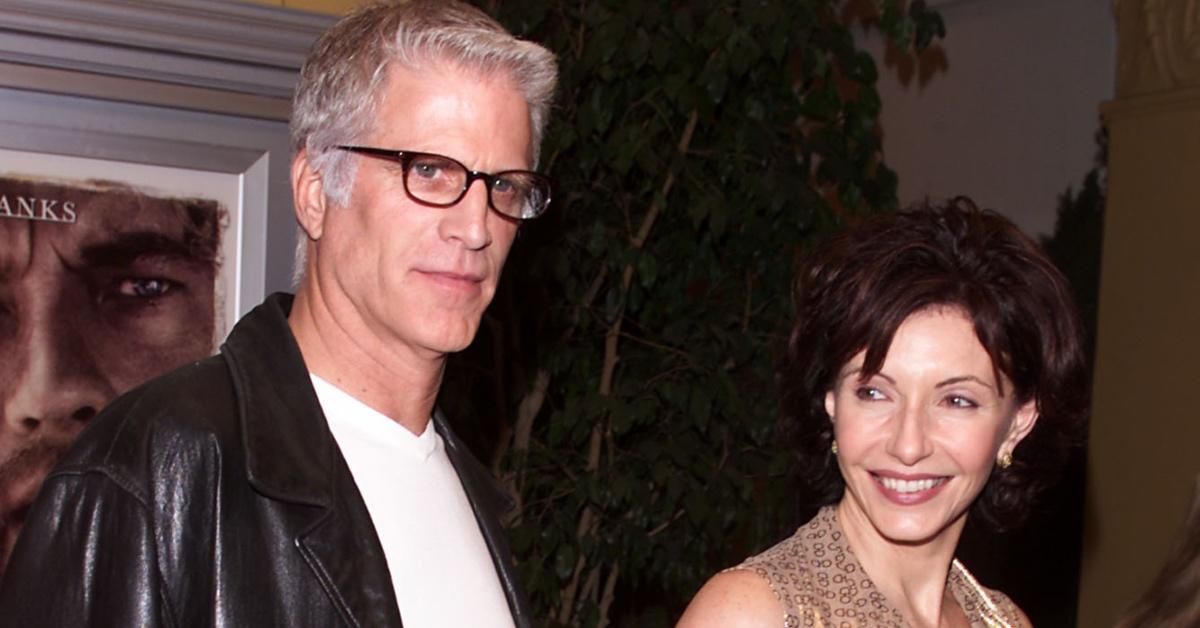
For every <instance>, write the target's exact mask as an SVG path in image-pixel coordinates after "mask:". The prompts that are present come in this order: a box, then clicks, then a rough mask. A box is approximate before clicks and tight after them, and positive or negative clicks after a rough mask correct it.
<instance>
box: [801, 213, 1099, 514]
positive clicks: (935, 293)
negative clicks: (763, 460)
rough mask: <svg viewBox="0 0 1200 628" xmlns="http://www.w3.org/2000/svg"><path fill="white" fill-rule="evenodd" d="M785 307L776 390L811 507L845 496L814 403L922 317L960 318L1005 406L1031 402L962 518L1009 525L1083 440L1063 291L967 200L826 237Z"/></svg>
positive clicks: (992, 216)
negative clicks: (787, 321)
mask: <svg viewBox="0 0 1200 628" xmlns="http://www.w3.org/2000/svg"><path fill="white" fill-rule="evenodd" d="M793 298H794V303H795V307H796V320H795V323H794V325H793V327H792V331H791V335H790V338H789V342H788V351H787V355H786V357H785V359H784V364H783V372H782V377H781V381H780V384H781V387H782V400H783V415H784V419H785V421H786V422H787V425H786V427H787V429H788V431H789V432H790V433H791V437H792V441H793V445H794V446H795V448H796V455H797V458H798V464H799V467H800V468H799V469H798V470H799V472H800V477H801V479H802V482H803V483H804V484H806V488H807V489H808V490H809V491H810V495H809V497H810V498H811V499H812V501H813V502H815V503H812V504H810V505H812V506H824V505H827V504H832V503H835V502H837V501H838V500H839V499H841V496H842V494H843V491H844V490H845V480H844V479H843V478H842V476H841V473H840V471H839V469H838V466H837V464H836V462H835V460H834V458H833V455H832V453H831V451H830V446H831V443H832V440H833V424H832V422H831V421H830V417H829V415H828V414H827V413H826V411H825V405H824V399H825V394H826V392H828V391H829V390H832V388H833V386H834V383H835V380H836V377H837V374H838V372H839V371H840V370H841V369H842V367H843V366H844V365H845V364H846V363H847V362H848V361H849V360H850V359H851V358H852V357H854V355H856V354H857V353H858V352H860V351H864V350H865V351H866V355H865V358H864V363H863V371H862V373H863V376H864V377H870V376H871V375H874V374H876V373H878V372H879V369H880V368H882V366H883V361H884V358H885V357H886V356H887V352H888V348H889V347H890V346H891V343H892V337H893V336H894V335H895V333H896V329H897V328H899V327H900V325H901V323H903V322H904V321H905V320H906V319H907V318H908V317H909V316H911V315H913V314H915V313H917V312H920V311H922V310H925V309H928V308H934V307H954V308H958V309H960V310H961V311H962V312H963V313H964V314H965V315H966V316H967V317H968V318H969V319H970V320H971V321H972V322H973V324H974V327H975V334H976V336H977V337H978V338H979V342H980V344H982V345H983V347H984V349H985V350H986V351H987V352H988V355H989V356H990V357H991V359H992V364H993V367H994V368H995V369H996V370H997V372H998V374H999V373H1003V375H1004V376H1005V377H1007V378H1008V380H1009V381H1010V382H1011V383H1012V387H1013V395H1014V398H1015V399H1016V400H1017V402H1018V403H1025V402H1028V401H1029V400H1035V401H1036V404H1037V411H1038V414H1039V419H1038V421H1037V423H1036V424H1035V426H1034V429H1033V431H1032V432H1031V433H1030V434H1029V435H1028V436H1027V437H1026V438H1025V439H1024V440H1023V441H1022V442H1021V443H1020V445H1018V447H1017V449H1016V451H1015V452H1013V463H1012V465H1011V466H1010V467H1008V468H1007V469H1000V468H998V467H997V468H994V469H993V472H992V476H991V477H990V478H989V480H988V483H987V485H986V486H985V487H984V489H983V492H982V493H981V494H980V496H979V498H978V499H977V500H976V501H975V504H974V506H973V507H972V508H973V512H974V513H976V514H979V515H981V516H982V517H983V518H984V519H985V520H987V521H989V522H991V523H992V524H993V525H995V526H996V527H998V528H1001V529H1004V528H1009V527H1012V526H1014V525H1017V524H1019V523H1021V522H1022V521H1023V520H1024V518H1025V516H1026V515H1027V514H1028V510H1029V506H1030V505H1031V503H1032V501H1033V499H1034V498H1035V497H1036V496H1037V494H1038V493H1040V492H1041V491H1043V490H1044V489H1045V488H1047V487H1048V486H1050V485H1051V484H1053V482H1054V481H1055V480H1056V479H1057V476H1058V473H1059V471H1061V464H1062V462H1063V461H1064V460H1065V458H1066V453H1067V451H1068V449H1069V448H1070V447H1072V446H1075V445H1077V444H1079V442H1080V441H1081V439H1082V433H1083V424H1084V421H1085V420H1086V417H1087V407H1088V389H1089V385H1088V379H1089V378H1088V369H1087V366H1086V358H1085V357H1084V350H1083V340H1082V334H1081V331H1082V330H1081V325H1080V321H1079V316H1078V314H1077V312H1076V310H1075V306H1074V303H1073V299H1072V297H1071V292H1070V289H1069V287H1068V285H1067V281H1066V279H1065V278H1064V277H1063V275H1062V273H1061V272H1059V270H1058V269H1057V268H1056V267H1055V266H1054V263H1053V262H1051V261H1050V260H1049V259H1048V258H1047V257H1046V255H1045V254H1044V253H1043V252H1042V251H1041V249H1040V248H1039V247H1038V245H1037V244H1035V243H1034V242H1033V240H1031V239H1030V238H1029V237H1028V236H1026V235H1024V234H1023V233H1021V231H1020V230H1019V229H1018V228H1017V227H1016V225H1014V224H1013V223H1012V222H1011V221H1009V220H1008V219H1007V218H1004V217H1003V216H1000V215H999V214H996V213H995V212H991V211H984V210H980V209H979V208H977V207H976V206H975V204H974V203H972V202H971V201H970V200H969V199H967V198H964V197H959V198H956V199H954V200H952V201H950V202H948V203H946V204H944V205H941V206H931V205H925V206H922V207H918V208H914V209H910V210H907V211H901V212H893V213H889V214H883V215H879V216H876V217H874V218H872V219H869V220H867V221H865V222H864V223H862V224H860V225H859V226H857V227H855V228H853V229H850V230H848V231H845V232H843V233H841V234H840V235H838V236H836V237H834V238H832V239H831V240H829V241H827V242H826V243H825V244H824V245H823V246H821V247H820V248H819V249H817V250H816V251H815V252H814V253H813V254H812V255H811V257H810V258H809V259H808V261H807V262H806V264H805V266H804V268H803V269H802V272H801V273H800V275H799V277H798V279H797V281H796V285H795V289H794V294H793ZM997 380H998V381H999V377H997Z"/></svg>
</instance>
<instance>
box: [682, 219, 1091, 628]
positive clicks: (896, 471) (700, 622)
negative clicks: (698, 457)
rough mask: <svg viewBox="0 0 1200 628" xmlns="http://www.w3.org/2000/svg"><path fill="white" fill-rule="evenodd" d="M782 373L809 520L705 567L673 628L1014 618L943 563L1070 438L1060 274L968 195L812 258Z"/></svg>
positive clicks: (1076, 364) (1023, 500) (1073, 382)
mask: <svg viewBox="0 0 1200 628" xmlns="http://www.w3.org/2000/svg"><path fill="white" fill-rule="evenodd" d="M795 297H796V308H797V321H796V323H795V326H794V328H793V330H792V335H791V339H790V344H789V351H788V360H787V364H786V365H785V373H784V380H783V385H782V387H783V389H784V391H785V393H784V396H785V398H784V410H785V416H786V418H787V419H788V420H789V421H790V422H791V426H792V428H793V431H794V433H795V435H796V439H795V446H796V449H797V460H798V463H799V465H800V467H801V476H802V477H804V478H805V479H806V480H807V482H808V483H809V489H810V491H811V495H810V498H811V500H812V502H814V503H815V505H817V506H820V507H821V510H820V512H819V513H818V514H817V516H816V517H815V518H814V519H813V520H812V521H810V522H809V523H807V524H805V525H804V526H802V527H801V528H800V529H799V530H798V531H797V532H796V534H795V535H793V536H792V537H791V538H789V539H787V540H785V541H783V542H782V543H780V544H778V545H776V546H775V547H773V548H771V549H769V550H767V551H766V552H764V553H762V554H759V555H758V556H755V557H752V558H750V559H749V560H747V561H745V562H744V563H742V564H741V565H739V566H738V567H735V568H733V569H730V570H726V571H725V572H722V573H721V574H718V575H717V576H715V577H714V578H713V579H712V580H710V581H709V583H708V584H706V585H705V587H704V588H703V589H702V590H701V591H700V592H699V593H698V594H697V596H696V598H695V599H694V600H693V601H692V604H691V606H689V608H688V610H687V612H686V613H685V615H684V617H683V619H682V620H681V623H680V625H681V626H686V627H689V628H694V627H698V626H778V625H781V618H782V625H784V626H801V625H818V626H828V625H844V624H845V623H846V622H849V623H850V624H852V625H858V626H945V625H949V626H981V627H989V626H1026V625H1029V621H1028V618H1026V617H1025V615H1024V614H1023V613H1022V612H1021V610H1020V609H1019V608H1017V606H1016V605H1015V604H1013V603H1012V601H1011V600H1009V599H1008V598H1007V597H1006V596H1004V595H1003V594H1002V593H1000V592H998V591H993V590H990V589H987V588H985V587H983V586H981V585H980V584H979V583H978V582H977V581H976V580H975V579H974V578H973V577H972V576H971V574H970V573H969V572H968V571H967V570H966V568H965V567H964V566H963V565H962V564H961V563H959V562H958V561H957V560H956V559H955V558H954V554H955V550H956V547H957V545H958V540H959V538H960V536H961V534H962V530H963V526H964V525H965V523H966V520H967V517H968V515H971V514H972V513H973V514H974V516H979V517H981V518H983V519H985V520H986V521H989V522H991V523H993V524H995V525H997V526H999V527H1009V526H1013V525H1017V524H1019V523H1020V522H1021V520H1022V519H1023V516H1024V514H1025V512H1026V511H1027V510H1028V508H1029V506H1030V504H1031V502H1032V500H1033V498H1034V497H1036V495H1037V494H1038V493H1039V492H1040V491H1041V490H1042V489H1044V488H1045V487H1046V485H1047V484H1048V483H1050V482H1052V481H1053V479H1054V471H1056V469H1055V468H1054V467H1055V465H1056V464H1058V463H1060V462H1061V461H1062V460H1063V459H1064V458H1065V456H1064V455H1063V452H1064V451H1065V448H1067V447H1069V446H1071V445H1072V444H1073V443H1075V442H1077V440H1078V437H1079V434H1080V432H1081V425H1082V421H1083V420H1084V417H1085V412H1086V407H1087V395H1086V391H1087V380H1086V371H1085V369H1084V360H1083V354H1082V350H1081V340H1080V327H1079V323H1078V320H1077V316H1076V313H1075V310H1074V306H1073V305H1072V303H1071V300H1070V297H1069V291H1068V288H1067V285H1066V282H1065V280H1064V279H1063V277H1062V275H1061V274H1060V273H1059V272H1058V271H1057V269H1055V268H1054V266H1053V264H1052V263H1051V262H1050V261H1049V260H1048V259H1047V258H1046V257H1045V255H1044V254H1043V253H1042V252H1041V251H1040V250H1039V249H1038V248H1037V246H1036V245H1035V244H1034V243H1033V242H1032V241H1031V240H1030V239H1029V238H1027V237H1025V236H1024V235H1023V234H1021V233H1020V231H1019V230H1017V228H1016V227H1015V226H1014V225H1013V224H1012V223H1011V222H1009V221H1008V220H1007V219H1005V218H1003V217H1001V216H999V215H997V214H994V213H991V212H986V211H980V210H978V209H976V208H975V207H974V205H973V204H971V203H970V202H969V201H967V200H965V199H958V200H956V201H954V202H952V203H950V204H949V205H947V206H945V207H939V208H923V209H918V210H913V211H908V212H902V213H898V214H891V215H885V216H881V217H879V218H877V219H875V220H873V221H871V222H868V223H866V224H863V225H860V226H859V227H857V228H855V229H852V230H850V231H849V232H847V233H845V234H843V235H842V236H840V237H838V238H835V239H834V240H832V241H830V242H829V243H827V244H826V245H825V246H824V247H822V248H821V249H820V250H818V251H817V252H816V253H815V254H814V255H813V257H812V259H811V260H810V262H809V264H808V266H807V267H806V269H805V271H804V272H803V274H802V275H801V278H800V280H799V281H798V283H797V287H796V295H795Z"/></svg>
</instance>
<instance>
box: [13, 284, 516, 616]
mask: <svg viewBox="0 0 1200 628" xmlns="http://www.w3.org/2000/svg"><path fill="white" fill-rule="evenodd" d="M290 307H291V298H290V297H289V296H287V295H273V296H272V297H270V298H269V299H268V300H267V301H266V302H265V303H264V304H263V305H261V306H259V307H258V308H256V309H255V310H254V311H253V312H251V313H250V314H248V315H247V316H246V317H245V318H244V319H242V321H241V322H239V323H238V325H237V327H236V328H235V329H234V331H233V333H232V334H230V336H229V339H228V340H227V341H226V343H225V344H224V346H222V348H221V353H220V354H219V355H217V356H214V357H212V358H208V359H206V360H203V361H201V362H197V363H196V364H193V365H191V366H187V367H184V368H183V369H181V370H178V371H176V372H174V373H171V374H169V375H166V376H164V377H162V378H159V379H158V380H155V381H153V382H151V383H149V384H147V385H145V386H143V387H140V388H138V389H136V390H134V391H132V392H130V393H129V394H127V395H124V396H123V397H121V398H119V399H118V400H116V401H115V402H113V403H112V404H111V405H110V406H109V407H108V408H107V409H106V410H105V411H104V412H103V413H102V414H101V416H99V417H98V418H97V419H96V420H95V421H94V422H93V423H92V425H90V426H88V428H87V429H86V430H85V431H84V433H83V435H82V436H81V437H80V438H79V440H78V441H77V442H76V444H75V446H74V448H73V449H72V451H71V452H70V453H69V454H68V455H67V456H66V457H65V458H64V459H63V460H62V462H61V463H60V464H59V465H58V467H56V468H55V470H54V471H53V472H52V473H51V474H50V475H49V476H48V477H47V478H46V482H45V484H44V485H43V487H42V490H41V493H40V494H39V496H38V498H37V501H36V502H35V503H34V506H33V508H32V510H31V512H30V514H29V517H28V518H27V520H26V523H25V527H24V531H23V533H22V535H21V538H20V540H19V541H18V543H17V547H16V549H15V550H14V553H13V556H12V559H11V561H10V563H9V565H8V569H7V571H6V572H5V576H4V582H3V586H2V587H0V626H21V627H23V628H24V627H28V626H72V627H74V626H202V625H203V626H216V625H220V626H235V627H239V628H241V627H257V626H289V627H291V626H320V627H322V628H326V627H329V626H340V625H346V626H400V625H401V622H400V616H399V612H398V610H397V607H396V597H395V593H394V591H393V589H392V580H391V576H390V574H389V572H388V568H387V563H386V561H385V559H384V555H383V549H382V548H381V546H380V544H379V539H378V537H377V536H376V534H375V528H374V527H373V526H372V524H371V519H370V516H369V515H368V513H367V509H366V505H365V504H364V503H363V500H362V497H361V496H360V495H359V493H358V489H357V487H356V486H355V484H354V481H353V478H352V477H351V475H350V469H349V467H347V466H346V462H345V460H344V459H343V458H342V455H341V453H340V451H339V450H338V448H337V446H336V444H335V441H334V439H333V436H332V435H331V434H330V432H329V428H328V426H327V423H326V421H325V418H324V416H323V415H322V413H321V409H320V406H319V404H318V402H317V398H316V393H314V392H313V388H312V384H311V381H310V379H309V375H308V371H307V369H306V368H305V366H304V362H303V360H302V358H301V356H300V352H299V349H298V347H297V346H296V342H295V339H294V338H293V337H292V334H291V331H290V329H289V327H288V326H287V320H286V317H287V312H288V311H289V309H290ZM435 425H436V427H437V430H438V432H439V433H440V434H441V435H442V437H443V439H444V440H445V443H446V452H447V454H448V455H449V457H450V461H451V462H452V463H453V465H454V468H455V469H456V470H457V471H458V475H459V477H460V478H461V479H462V483H463V487H464V488H465V490H466V494H467V497H468V499H469V500H470V502H471V505H472V507H473V508H474V510H475V517H476V519H477V520H478V522H479V526H480V529H481V530H482V532H483V536H484V539H485V540H486V541H487V544H488V547H489V549H490V550H491V553H492V559H493V561H494V562H495V564H496V570H497V573H498V574H499V576H500V581H501V584H502V586H503V588H504V591H505V594H506V595H507V597H508V603H509V607H510V608H511V609H512V611H513V617H514V620H515V622H516V625H517V626H521V627H525V626H529V625H531V619H530V615H529V610H528V608H527V606H526V602H525V598H524V594H523V592H522V591H521V588H520V585H519V584H518V582H517V580H516V574H515V572H514V570H513V568H512V565H511V562H510V558H509V556H510V555H509V549H508V545H507V543H506V541H505V539H504V535H503V533H502V531H501V528H500V525H499V523H498V522H497V520H496V514H495V513H496V512H497V510H498V509H500V508H502V507H503V506H504V505H505V504H506V502H507V497H506V496H505V495H504V494H503V492H501V491H500V490H499V488H498V487H497V485H496V484H495V483H494V482H493V481H492V479H491V477H490V476H489V475H488V473H487V471H486V469H484V468H483V467H482V466H481V465H480V464H479V463H478V462H477V461H475V460H474V458H472V457H471V455H470V454H469V453H468V452H467V450H466V449H465V447H464V446H463V444H462V443H461V442H460V441H459V440H458V439H457V438H456V437H455V436H454V434H453V433H451V431H450V429H449V428H448V426H447V425H446V423H445V420H444V419H443V418H442V417H441V416H440V415H437V416H435ZM446 586H455V584H454V583H453V582H447V583H446Z"/></svg>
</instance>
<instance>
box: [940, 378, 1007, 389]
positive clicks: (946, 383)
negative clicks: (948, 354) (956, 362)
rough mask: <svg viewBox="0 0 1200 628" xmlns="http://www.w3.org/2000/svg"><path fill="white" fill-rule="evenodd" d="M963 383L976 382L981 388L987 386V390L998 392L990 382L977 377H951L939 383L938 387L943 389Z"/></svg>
mask: <svg viewBox="0 0 1200 628" xmlns="http://www.w3.org/2000/svg"><path fill="white" fill-rule="evenodd" d="M962 382H975V383H976V384H979V385H981V386H986V387H987V388H989V389H991V390H993V391H995V390H996V387H995V386H993V385H992V384H991V383H990V382H987V381H984V380H983V379H982V378H979V377H976V376H974V375H959V376H957V377H950V378H947V379H944V380H942V381H940V382H938V383H937V387H938V388H942V387H944V386H953V385H954V384H960V383H962Z"/></svg>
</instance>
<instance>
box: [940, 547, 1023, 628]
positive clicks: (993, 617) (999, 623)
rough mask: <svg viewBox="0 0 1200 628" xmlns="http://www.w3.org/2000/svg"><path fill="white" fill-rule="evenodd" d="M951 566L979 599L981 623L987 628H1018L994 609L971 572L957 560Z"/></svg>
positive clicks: (988, 597) (997, 609)
mask: <svg viewBox="0 0 1200 628" xmlns="http://www.w3.org/2000/svg"><path fill="white" fill-rule="evenodd" d="M951 565H952V566H953V567H954V570H955V571H956V572H957V573H958V575H959V577H960V578H962V580H963V582H965V583H966V584H967V586H968V587H970V588H971V591H972V592H973V593H974V594H975V596H976V597H977V598H978V599H979V602H980V604H981V605H982V606H983V608H981V609H979V610H980V613H979V615H980V619H982V620H983V623H985V624H987V626H988V628H1019V627H1018V626H1014V625H1013V624H1011V623H1009V622H1008V620H1007V619H1005V618H1004V615H1003V613H1001V612H1000V609H999V608H997V607H996V603H995V602H993V601H992V596H990V595H988V592H987V590H986V589H984V588H983V585H981V584H979V581H978V580H976V579H975V576H972V575H971V572H969V571H967V568H966V567H963V565H962V563H960V562H958V559H957V558H955V559H954V561H953V562H952V563H951Z"/></svg>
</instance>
